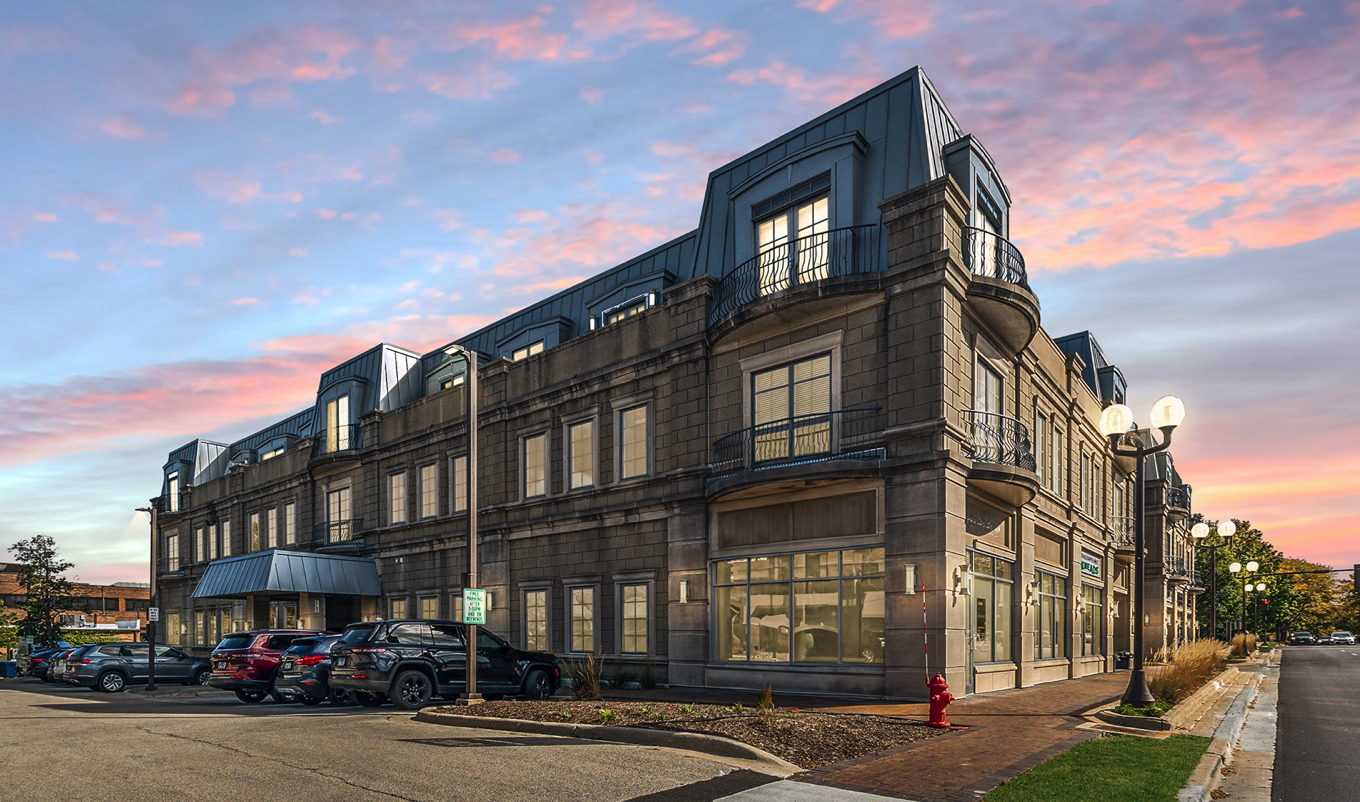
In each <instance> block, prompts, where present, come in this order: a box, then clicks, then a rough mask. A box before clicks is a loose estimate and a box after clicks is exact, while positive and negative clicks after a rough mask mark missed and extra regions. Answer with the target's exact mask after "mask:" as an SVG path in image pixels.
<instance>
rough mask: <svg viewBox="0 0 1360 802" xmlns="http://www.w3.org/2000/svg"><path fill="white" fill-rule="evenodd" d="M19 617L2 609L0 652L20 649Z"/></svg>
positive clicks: (0, 613)
mask: <svg viewBox="0 0 1360 802" xmlns="http://www.w3.org/2000/svg"><path fill="white" fill-rule="evenodd" d="M18 624H19V616H17V615H15V614H14V613H12V612H10V611H9V610H6V609H5V608H4V607H0V651H6V650H9V649H17V648H19V629H18Z"/></svg>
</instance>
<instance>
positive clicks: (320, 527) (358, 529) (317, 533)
mask: <svg viewBox="0 0 1360 802" xmlns="http://www.w3.org/2000/svg"><path fill="white" fill-rule="evenodd" d="M363 529H364V519H363V518H348V519H345V520H343V521H324V522H322V523H319V524H317V525H316V526H313V527H312V545H313V546H333V545H336V544H338V543H349V542H350V541H352V540H358V539H359V538H360V537H361V535H362V533H363Z"/></svg>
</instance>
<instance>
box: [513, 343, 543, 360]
mask: <svg viewBox="0 0 1360 802" xmlns="http://www.w3.org/2000/svg"><path fill="white" fill-rule="evenodd" d="M541 353H543V341H542V340H539V341H538V342H536V343H529V344H528V345H526V346H524V347H523V348H516V349H515V351H514V353H513V354H511V356H510V358H511V359H512V360H514V361H516V362H518V361H520V360H521V359H528V358H529V357H531V356H533V355H534V354H541Z"/></svg>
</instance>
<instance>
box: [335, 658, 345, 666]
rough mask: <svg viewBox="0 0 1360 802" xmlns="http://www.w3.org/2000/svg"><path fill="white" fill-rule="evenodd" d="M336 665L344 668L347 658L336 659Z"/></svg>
mask: <svg viewBox="0 0 1360 802" xmlns="http://www.w3.org/2000/svg"><path fill="white" fill-rule="evenodd" d="M335 664H336V665H337V666H343V665H344V664H345V658H343V657H337V658H335Z"/></svg>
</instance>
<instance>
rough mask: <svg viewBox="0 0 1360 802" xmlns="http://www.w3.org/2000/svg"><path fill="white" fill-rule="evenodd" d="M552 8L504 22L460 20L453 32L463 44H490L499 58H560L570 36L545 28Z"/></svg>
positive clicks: (538, 59) (547, 59) (554, 59)
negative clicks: (547, 30) (549, 31)
mask: <svg viewBox="0 0 1360 802" xmlns="http://www.w3.org/2000/svg"><path fill="white" fill-rule="evenodd" d="M549 11H551V9H543V10H541V11H539V12H537V13H534V14H531V15H529V16H526V17H522V18H519V19H511V20H506V21H502V22H485V21H479V20H460V21H458V22H456V23H454V25H453V26H452V30H451V34H452V37H453V38H454V40H455V41H456V42H457V43H458V44H459V45H464V44H485V45H488V46H489V47H490V49H491V52H492V53H493V54H494V55H495V56H496V57H498V58H503V59H508V60H514V61H518V60H525V59H532V60H536V61H556V60H558V59H560V58H562V57H563V49H564V48H565V47H566V45H567V41H568V37H567V36H566V34H560V33H548V32H546V31H545V30H544V24H545V22H546V19H547V18H546V14H547V12H549Z"/></svg>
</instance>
